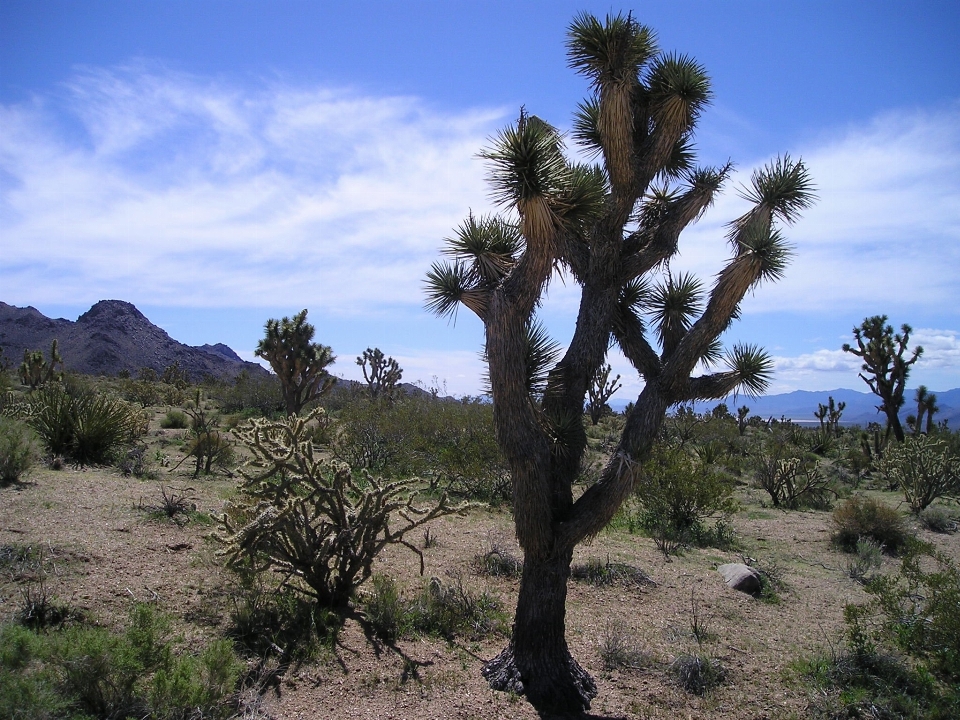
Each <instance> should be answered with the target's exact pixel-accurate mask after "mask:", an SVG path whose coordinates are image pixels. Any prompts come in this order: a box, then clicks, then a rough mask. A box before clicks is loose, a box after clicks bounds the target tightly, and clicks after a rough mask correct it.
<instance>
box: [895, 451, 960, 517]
mask: <svg viewBox="0 0 960 720" xmlns="http://www.w3.org/2000/svg"><path fill="white" fill-rule="evenodd" d="M877 470H878V472H879V473H880V475H881V476H882V477H883V478H884V479H885V480H886V481H887V483H888V485H889V486H890V487H899V488H900V489H901V490H902V491H903V497H904V499H905V500H906V501H907V503H908V504H909V505H910V509H911V510H913V512H914V513H919V512H920V511H921V510H924V509H925V508H926V507H927V506H928V505H930V503H932V502H933V501H934V500H936V499H937V498H941V497H945V496H954V495H957V494H960V459H958V458H956V457H954V456H953V455H952V453H951V452H950V450H949V448H948V446H947V444H946V443H945V442H943V441H941V440H939V439H938V438H936V437H935V436H930V435H916V436H913V437H910V438H907V439H905V440H904V441H903V442H901V443H900V444H898V445H897V446H896V447H893V448H890V449H888V450H887V452H886V453H885V454H884V456H883V459H882V460H881V461H880V463H879V464H878V466H877Z"/></svg>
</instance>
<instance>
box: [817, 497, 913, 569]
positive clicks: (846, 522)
mask: <svg viewBox="0 0 960 720" xmlns="http://www.w3.org/2000/svg"><path fill="white" fill-rule="evenodd" d="M833 524H834V527H835V532H834V534H833V541H834V542H835V543H836V544H837V545H838V546H839V547H840V548H842V549H843V550H846V551H847V552H855V551H856V549H857V543H858V542H861V541H862V540H867V539H869V540H872V541H873V542H875V543H876V544H877V545H878V546H880V547H881V548H883V550H884V552H887V553H890V554H894V555H895V554H897V553H899V552H900V551H901V550H902V549H903V548H904V547H906V545H907V543H908V542H909V540H910V538H911V537H912V536H911V533H910V531H909V530H908V528H907V524H906V522H905V521H904V518H903V516H902V515H900V513H898V512H897V511H896V510H895V509H893V508H892V507H890V506H889V505H887V504H885V503H883V502H881V501H880V500H875V499H873V498H869V497H864V496H862V495H854V496H853V497H852V498H849V499H848V500H845V501H844V502H843V503H841V504H840V505H838V506H837V508H836V509H835V510H834V511H833Z"/></svg>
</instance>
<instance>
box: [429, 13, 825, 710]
mask: <svg viewBox="0 0 960 720" xmlns="http://www.w3.org/2000/svg"><path fill="white" fill-rule="evenodd" d="M567 57H568V59H569V62H570V65H571V67H572V68H573V69H574V70H576V71H577V72H579V73H581V74H582V75H584V76H585V77H586V79H587V80H588V81H589V83H590V89H591V96H590V97H589V98H588V99H587V100H585V101H584V102H582V103H581V104H580V105H579V107H578V109H577V112H576V115H575V118H574V123H573V132H572V133H571V136H572V138H573V139H574V140H575V141H576V142H578V143H579V144H580V145H581V149H582V151H583V152H584V153H585V155H586V156H587V157H591V158H596V159H597V160H598V162H597V163H596V164H582V163H579V162H574V161H572V160H571V159H570V158H568V156H567V154H566V151H565V146H564V137H563V136H562V135H561V133H560V132H559V131H558V130H557V129H556V128H555V127H554V126H552V125H551V124H550V123H548V122H546V121H545V120H543V119H541V118H538V117H535V116H533V115H530V114H528V113H527V112H526V111H524V110H521V112H520V114H519V117H518V119H517V121H516V123H514V124H512V125H510V126H509V127H507V128H505V129H503V130H502V131H500V132H499V133H498V134H497V135H496V136H495V137H494V138H493V139H492V142H491V144H490V147H488V148H487V149H485V150H483V151H482V152H481V153H480V156H481V157H482V158H484V159H485V160H486V161H487V163H488V168H489V174H488V180H489V183H490V188H491V196H492V198H493V199H494V200H495V201H496V202H498V203H500V204H501V206H502V207H503V211H504V212H503V213H502V214H500V215H493V216H487V217H483V218H481V219H479V220H477V219H474V218H473V217H470V218H468V220H467V221H466V222H465V223H464V224H463V225H462V226H461V228H460V229H459V230H458V231H457V234H456V236H455V237H454V238H452V239H448V240H447V241H446V244H445V249H444V250H443V254H444V255H446V256H447V258H446V259H445V260H443V261H440V262H436V263H434V264H433V265H432V267H431V268H430V270H429V272H428V273H427V277H426V283H425V284H426V296H427V298H426V305H427V307H428V308H429V309H430V310H432V311H434V312H435V313H437V314H438V315H441V316H448V317H449V316H453V315H454V314H455V313H456V312H457V309H458V307H459V306H460V305H463V306H464V307H466V308H467V309H468V310H470V311H471V312H473V313H474V314H476V315H477V316H478V317H479V319H480V320H481V321H482V322H483V324H484V329H485V337H484V341H485V342H484V347H485V357H486V361H487V366H488V369H489V383H490V390H491V395H492V397H493V404H494V410H495V412H494V415H495V418H496V426H497V438H498V442H499V443H500V446H501V449H502V450H503V454H504V457H505V458H506V460H507V462H508V464H509V466H510V470H511V475H512V486H513V500H514V518H515V522H516V531H517V538H518V540H519V541H520V544H521V546H522V547H523V550H524V554H525V559H524V564H523V578H522V580H521V584H520V593H519V599H518V603H517V612H516V620H515V622H514V626H513V635H512V638H511V640H510V644H509V645H508V646H507V647H506V648H505V649H504V651H503V652H502V653H500V655H498V656H497V657H496V658H494V659H493V660H491V661H490V662H489V663H487V664H486V666H485V667H484V671H483V672H484V676H485V677H486V678H487V679H488V681H489V682H490V684H491V686H492V687H494V688H496V689H500V690H508V691H512V692H515V693H518V694H525V695H526V696H527V697H528V698H529V700H530V702H531V703H533V705H534V706H535V707H536V708H537V709H538V710H539V711H542V712H544V713H547V714H549V713H551V712H556V711H560V712H561V713H567V714H569V713H573V712H577V711H580V710H583V709H586V708H588V707H589V706H590V700H591V698H593V697H594V696H595V695H596V692H597V689H596V685H595V684H594V682H593V680H592V679H591V678H590V676H589V675H588V674H587V673H586V671H584V670H583V668H581V667H580V666H579V665H578V664H577V662H576V661H575V660H574V659H573V658H572V657H571V655H570V652H569V649H568V647H567V643H566V640H565V629H564V617H565V603H566V583H567V579H568V578H569V574H570V561H571V558H572V556H573V549H574V547H575V546H576V545H577V544H578V543H580V542H582V541H584V540H587V539H589V538H591V537H593V536H595V535H596V534H597V533H598V532H600V530H601V529H602V528H603V527H604V526H605V525H606V524H607V523H608V522H609V521H610V519H611V518H612V517H613V516H614V514H615V513H616V512H617V510H618V508H619V507H620V506H621V504H622V503H623V502H624V501H625V500H626V499H627V498H629V497H630V495H631V493H632V492H633V490H634V488H635V487H636V484H637V481H638V478H639V477H640V473H639V467H640V464H641V463H642V462H643V461H644V460H645V459H646V458H647V457H648V456H649V454H650V452H651V449H652V448H653V445H654V442H655V439H656V437H657V435H658V434H659V430H660V428H661V425H662V424H663V421H664V416H665V414H666V411H667V409H668V408H669V407H671V406H676V405H679V404H681V403H686V402H692V401H693V400H696V399H713V398H722V397H725V396H726V395H728V394H730V393H732V392H735V391H738V390H742V391H744V392H746V393H747V394H758V393H761V392H763V390H764V389H765V388H766V387H767V384H768V382H769V380H770V375H771V371H772V366H773V365H772V360H771V358H770V357H769V355H767V354H766V353H765V352H764V351H763V350H761V349H760V348H758V347H755V346H750V345H739V346H735V347H734V348H733V349H732V350H730V351H728V352H726V353H725V352H724V350H723V348H722V347H721V345H720V343H719V338H720V336H721V335H722V334H723V333H724V332H725V331H726V330H727V329H728V327H729V326H730V324H731V322H732V321H733V320H734V319H736V318H737V316H738V314H739V312H740V303H741V301H742V300H743V298H744V296H745V295H746V294H747V293H748V292H750V291H751V290H752V289H754V288H756V287H757V286H758V285H760V284H762V283H763V282H765V281H776V280H778V279H779V278H780V277H782V275H783V272H784V268H785V266H786V263H787V261H788V260H789V257H790V252H791V251H790V248H789V246H788V244H787V242H786V240H785V238H784V236H783V234H782V231H781V229H780V226H782V225H789V224H791V223H793V222H794V221H796V220H797V218H798V217H799V214H800V212H802V211H803V210H804V209H805V208H806V207H808V206H809V205H810V204H811V203H812V202H813V199H814V197H813V189H812V182H811V180H810V176H809V174H808V172H807V169H806V166H805V165H804V164H803V162H801V161H796V160H794V159H792V158H790V157H789V156H783V157H781V158H778V159H776V160H774V161H773V162H771V163H769V164H768V165H767V166H765V167H764V168H762V169H759V170H757V171H755V172H754V173H753V175H752V177H751V178H750V181H749V185H748V186H747V187H746V188H744V189H743V191H742V194H743V196H744V198H745V199H746V200H747V201H748V202H749V203H750V206H751V207H750V209H749V210H748V211H747V212H746V213H745V214H743V215H742V216H741V217H739V218H737V219H735V220H733V221H732V222H731V223H730V224H729V233H728V235H727V240H728V241H729V243H730V246H731V248H732V252H731V255H732V256H731V258H730V260H729V262H728V263H727V265H726V267H724V268H723V269H722V270H721V271H720V273H719V274H718V275H717V278H716V280H715V282H714V283H713V286H712V287H709V288H707V287H705V286H704V285H703V284H702V283H701V282H700V281H698V280H697V279H696V278H693V277H692V276H688V275H671V274H670V272H669V261H670V259H671V258H672V257H673V256H674V255H675V254H676V253H677V250H678V243H679V237H680V234H681V232H682V231H683V230H684V228H686V227H687V226H689V225H690V224H691V223H693V222H695V221H696V220H697V219H698V218H699V217H700V216H701V215H702V214H703V212H704V211H705V210H706V209H707V208H708V207H709V206H710V205H711V204H712V202H713V200H714V198H715V197H716V195H717V193H718V192H719V190H720V188H721V186H722V185H723V183H724V182H725V181H726V180H727V179H728V177H729V175H730V172H731V166H730V165H729V164H727V165H724V166H721V167H697V166H696V161H695V158H694V153H693V149H692V148H693V144H692V139H693V132H694V129H695V127H696V124H697V121H698V119H699V117H700V115H701V114H702V112H703V110H704V109H705V108H706V105H707V103H708V102H709V100H710V98H711V89H710V81H709V78H708V76H707V73H706V71H705V69H704V68H703V67H702V66H701V65H700V64H699V63H697V62H696V61H695V60H693V59H692V58H690V57H688V56H685V55H678V54H667V53H661V52H660V51H659V49H658V48H657V44H656V39H655V35H654V32H653V31H652V30H651V29H650V28H648V27H646V26H644V25H642V24H641V23H639V22H638V21H637V20H636V19H634V18H633V16H632V15H630V14H627V15H623V14H617V15H608V16H607V17H606V18H605V19H604V20H601V19H599V18H596V17H594V16H592V15H589V14H581V15H578V16H577V17H576V18H575V19H574V21H573V23H572V24H571V26H570V28H569V36H568V43H567ZM558 270H559V271H561V272H562V273H563V274H564V277H565V279H569V281H570V282H572V283H575V284H577V285H579V286H580V287H581V288H582V294H581V299H580V308H579V312H578V315H577V323H576V328H575V330H574V332H573V333H572V335H571V339H570V342H569V344H568V345H567V346H566V348H565V350H564V351H563V352H562V353H559V352H558V353H556V356H555V357H552V356H551V357H547V356H546V355H545V354H544V353H539V352H532V349H533V348H534V347H535V346H538V345H539V346H541V347H542V346H544V344H545V342H544V339H543V338H542V337H539V335H540V333H534V332H533V330H534V329H535V328H537V327H538V324H537V319H536V311H537V308H538V306H539V304H540V302H541V300H542V298H543V296H544V293H545V292H546V289H547V286H548V284H549V282H550V281H551V278H552V277H553V275H554V273H555V272H556V271H558ZM650 327H652V328H653V329H654V333H652V334H651V333H650V332H649V328H650ZM534 339H536V343H534V342H533V340H534ZM613 343H616V344H617V345H618V346H619V349H620V351H621V352H622V353H623V355H624V356H625V357H626V359H627V361H628V362H629V363H630V364H631V365H632V366H633V367H634V368H635V369H636V371H637V373H638V375H639V376H640V379H642V381H643V383H642V384H643V391H642V393H641V394H640V395H639V397H637V399H636V402H635V403H634V406H633V408H632V409H631V411H630V413H629V415H628V417H627V419H626V422H625V425H624V427H623V429H622V432H621V433H620V434H619V441H618V442H617V445H616V447H615V448H614V449H613V452H612V453H611V459H610V462H609V463H608V464H607V466H606V467H605V469H604V470H603V472H602V473H600V474H599V476H598V477H597V479H596V481H595V482H594V483H592V484H591V485H590V486H589V487H588V488H587V489H586V491H585V492H583V493H582V494H577V495H576V497H577V499H576V500H574V497H575V493H574V492H573V487H572V486H573V484H574V483H575V482H577V480H578V478H579V477H580V471H581V467H582V464H583V460H584V456H585V452H586V449H587V435H586V430H585V428H584V426H583V406H584V398H585V397H586V395H587V391H588V388H589V387H590V384H591V382H592V381H593V380H594V378H596V376H597V372H598V370H600V368H602V367H604V365H605V364H606V361H607V352H608V350H609V349H610V347H611V345H612V344H613ZM722 362H725V364H726V367H725V368H720V369H717V370H714V369H713V366H714V365H716V364H717V363H722ZM698 368H706V369H707V372H706V374H700V375H699V376H694V375H693V373H694V371H695V370H696V369H698Z"/></svg>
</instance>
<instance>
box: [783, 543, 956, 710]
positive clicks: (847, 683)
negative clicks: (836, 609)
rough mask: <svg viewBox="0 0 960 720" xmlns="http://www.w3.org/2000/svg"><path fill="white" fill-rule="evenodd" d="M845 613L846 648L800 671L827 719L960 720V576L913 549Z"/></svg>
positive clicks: (940, 559)
mask: <svg viewBox="0 0 960 720" xmlns="http://www.w3.org/2000/svg"><path fill="white" fill-rule="evenodd" d="M865 589H866V591H867V592H868V593H869V594H870V595H871V596H872V599H871V601H870V602H868V603H866V604H864V605H847V606H846V608H844V620H845V622H846V624H847V648H846V650H845V651H844V652H841V653H838V652H836V651H835V650H834V651H833V652H832V655H831V656H830V657H829V658H826V657H821V658H815V659H813V660H812V661H809V662H807V663H805V664H804V665H803V666H802V667H801V670H802V671H803V672H804V674H806V675H807V676H809V677H811V678H812V679H813V680H814V681H815V682H816V683H817V684H818V685H820V686H821V687H820V692H819V693H818V696H819V697H821V698H822V700H821V701H820V702H819V703H818V705H819V706H820V707H819V708H817V709H819V710H820V711H821V714H823V715H826V716H828V717H875V718H909V719H910V720H948V719H949V720H952V719H953V718H956V717H960V613H957V608H958V607H960V568H958V567H957V566H956V564H955V563H953V562H952V561H951V560H950V559H949V558H947V557H946V556H944V555H942V554H940V553H937V552H935V551H933V550H932V549H931V548H930V547H929V546H924V545H923V544H922V543H911V544H910V546H909V550H908V552H907V553H906V554H905V555H904V557H903V561H902V565H901V568H900V570H899V572H898V573H896V574H895V575H878V576H876V577H874V578H873V579H872V580H870V581H869V582H868V583H867V584H866V587H865Z"/></svg>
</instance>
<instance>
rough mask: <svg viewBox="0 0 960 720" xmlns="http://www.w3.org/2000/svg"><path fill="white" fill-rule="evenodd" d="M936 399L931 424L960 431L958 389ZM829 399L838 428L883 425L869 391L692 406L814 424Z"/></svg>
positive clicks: (618, 404) (909, 403)
mask: <svg viewBox="0 0 960 720" xmlns="http://www.w3.org/2000/svg"><path fill="white" fill-rule="evenodd" d="M933 392H934V393H935V394H936V396H937V405H938V406H939V407H940V411H939V412H938V413H936V414H935V415H934V416H933V419H934V421H935V422H940V421H941V420H946V421H947V423H948V427H950V428H951V429H953V430H956V429H957V428H960V388H954V389H953V390H944V391H939V390H937V391H933ZM913 395H914V391H913V389H912V388H911V389H908V390H907V391H906V392H904V398H905V399H906V402H905V403H904V406H903V408H902V410H901V412H900V417H901V419H902V420H903V421H904V422H905V421H906V417H907V415H916V413H917V406H916V404H915V403H914V402H913ZM830 397H832V398H833V400H834V402H836V403H837V404H839V403H841V402H845V403H846V404H847V405H846V407H845V408H844V410H843V415H842V416H841V418H840V424H841V425H860V426H861V427H866V426H867V424H868V423H871V422H878V423H881V424H885V423H886V416H885V415H883V414H881V413H880V411H879V410H877V406H878V405H879V404H880V398H878V397H877V396H876V395H874V394H873V393H870V392H857V391H856V390H847V389H844V388H838V389H836V390H824V391H822V392H821V391H810V390H794V391H793V392H791V393H784V394H782V395H765V396H763V397H760V398H756V399H754V398H749V397H747V396H745V395H740V396H739V397H738V398H736V399H734V398H732V397H728V398H725V399H724V400H710V401H707V402H697V403H694V409H695V410H696V411H697V412H698V413H704V412H710V411H711V410H712V409H713V408H715V407H716V406H717V404H719V403H721V402H723V403H726V405H727V408H728V409H729V410H730V412H731V413H733V414H736V412H737V408H739V407H742V406H744V405H746V406H747V407H749V408H750V414H751V415H759V416H760V417H762V418H763V419H764V420H767V419H769V418H774V419H775V420H779V419H781V418H787V419H788V420H792V421H793V422H796V423H800V424H803V425H808V424H809V425H816V424H818V422H819V421H818V420H817V419H816V418H815V417H814V413H815V412H816V410H817V406H818V405H819V404H821V403H822V404H823V405H826V404H827V401H828V399H829V398H830ZM627 402H629V401H628V400H626V399H617V398H614V399H613V401H611V403H610V406H611V407H612V408H614V409H615V410H622V409H623V408H624V407H626V405H627Z"/></svg>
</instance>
